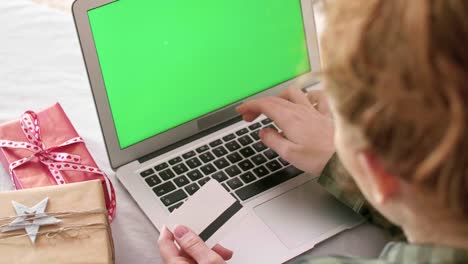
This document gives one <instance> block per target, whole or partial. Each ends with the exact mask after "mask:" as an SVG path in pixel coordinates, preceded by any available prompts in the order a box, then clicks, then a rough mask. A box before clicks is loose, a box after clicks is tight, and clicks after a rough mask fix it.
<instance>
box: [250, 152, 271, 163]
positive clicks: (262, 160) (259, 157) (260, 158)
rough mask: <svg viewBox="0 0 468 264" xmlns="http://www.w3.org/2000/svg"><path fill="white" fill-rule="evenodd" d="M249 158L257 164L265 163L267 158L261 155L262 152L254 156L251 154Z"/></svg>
mask: <svg viewBox="0 0 468 264" xmlns="http://www.w3.org/2000/svg"><path fill="white" fill-rule="evenodd" d="M251 159H252V161H253V162H254V163H255V164H257V165H260V164H263V163H265V162H266V161H267V159H265V157H264V156H263V154H262V153H259V154H257V155H255V156H253V157H252V158H251Z"/></svg>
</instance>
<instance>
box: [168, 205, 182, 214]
mask: <svg viewBox="0 0 468 264" xmlns="http://www.w3.org/2000/svg"><path fill="white" fill-rule="evenodd" d="M182 204H183V203H178V204H176V205H173V206H171V207H169V213H172V211H174V210H175V209H177V208H179V207H180V206H181V205H182Z"/></svg>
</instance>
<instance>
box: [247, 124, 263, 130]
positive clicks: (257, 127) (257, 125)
mask: <svg viewBox="0 0 468 264" xmlns="http://www.w3.org/2000/svg"><path fill="white" fill-rule="evenodd" d="M261 126H262V125H261V124H260V123H258V122H257V123H255V124H252V125H250V126H249V129H250V130H252V131H253V130H256V129H259V128H260V127H261Z"/></svg>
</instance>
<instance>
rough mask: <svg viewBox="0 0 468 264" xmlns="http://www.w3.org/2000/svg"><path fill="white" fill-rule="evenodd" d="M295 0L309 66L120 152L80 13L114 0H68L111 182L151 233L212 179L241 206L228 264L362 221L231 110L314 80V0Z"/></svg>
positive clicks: (296, 249) (273, 257) (294, 249)
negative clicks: (132, 202)
mask: <svg viewBox="0 0 468 264" xmlns="http://www.w3.org/2000/svg"><path fill="white" fill-rule="evenodd" d="M127 1H130V0H127ZM133 1H135V2H138V1H136V0H133ZM284 1H290V0H284ZM296 1H299V2H300V5H301V10H302V19H303V24H304V28H305V36H306V41H307V52H308V55H309V63H310V69H311V70H310V72H308V73H305V74H301V75H299V76H296V77H295V78H293V79H290V80H287V81H284V82H282V83H280V84H278V85H275V86H273V87H265V89H264V90H263V91H262V92H259V93H257V94H254V95H252V96H249V97H247V98H244V99H242V100H238V101H236V102H231V103H229V104H227V105H225V106H223V107H221V108H219V109H217V110H216V111H212V112H210V113H207V114H204V115H202V116H199V117H197V118H195V119H193V120H191V121H189V122H185V123H183V124H180V125H178V126H176V127H174V128H172V129H169V130H167V131H165V132H163V133H159V134H157V135H154V136H151V137H149V138H147V139H145V140H143V141H140V142H138V143H135V144H132V145H130V146H128V147H125V148H122V147H121V145H120V144H119V139H118V135H117V132H116V126H115V122H116V120H115V116H113V115H112V112H111V107H110V103H109V100H108V94H107V91H106V86H105V82H104V78H103V75H102V69H101V65H100V61H99V59H98V55H99V54H98V52H97V49H96V46H95V41H94V37H93V33H92V28H91V25H90V21H89V17H88V11H89V10H94V9H99V8H100V7H102V6H104V5H109V4H110V5H112V4H114V3H117V2H119V1H115V0H77V1H75V3H74V4H73V15H74V18H75V24H76V28H77V32H78V36H79V40H80V44H81V48H82V52H83V57H84V60H85V64H86V68H87V72H88V77H89V80H90V84H91V88H92V92H93V96H94V101H95V105H96V109H97V112H98V116H99V120H100V124H101V129H102V133H103V135H104V140H105V144H106V148H107V153H108V156H109V159H110V163H111V165H112V168H113V169H115V170H116V174H117V177H118V179H119V180H120V181H121V183H122V184H123V185H124V186H125V188H126V189H127V190H128V192H129V193H130V194H131V196H132V197H133V198H134V199H135V201H136V202H137V204H138V205H139V206H140V208H141V209H142V210H143V212H144V213H145V214H146V215H147V217H148V218H149V219H150V220H151V222H152V223H153V224H154V226H155V227H156V228H157V229H160V228H161V227H162V225H163V223H165V222H166V219H167V217H168V216H169V214H170V212H171V211H172V210H175V209H176V208H177V207H178V206H180V204H182V203H183V202H184V201H185V200H186V199H187V198H188V197H190V195H191V194H193V193H194V192H196V190H197V189H198V188H200V186H201V185H203V184H204V183H206V181H207V180H218V181H220V182H221V183H222V185H223V186H224V187H225V188H226V189H227V190H228V191H229V192H230V193H231V194H232V195H233V196H234V197H236V199H238V200H239V201H241V203H242V204H243V205H244V206H245V207H246V208H248V209H249V214H248V216H247V217H246V218H245V219H244V220H243V222H242V223H241V224H240V227H239V229H238V230H236V232H233V233H232V234H230V235H229V236H228V237H226V238H225V239H224V240H223V241H222V244H223V245H224V246H225V247H227V248H230V249H232V250H234V252H235V254H234V258H233V259H232V261H231V262H230V263H281V262H284V261H286V260H288V259H291V258H293V257H295V256H297V255H299V254H301V253H303V252H305V251H306V250H309V249H311V248H313V247H314V246H315V245H316V244H317V243H319V242H322V241H324V240H325V239H327V238H329V237H331V236H333V235H335V234H337V233H339V232H341V231H343V230H346V229H349V228H351V227H353V226H355V225H357V224H358V223H360V222H361V221H362V219H361V218H360V217H359V216H358V215H357V214H355V213H354V212H353V211H352V210H351V209H349V208H347V207H346V206H344V205H342V204H341V203H340V202H338V201H337V200H336V199H334V198H333V197H332V196H331V195H329V194H328V193H327V192H326V191H325V190H324V189H323V188H322V187H321V186H320V185H318V183H317V182H316V179H317V177H318V175H309V174H307V173H302V172H301V171H299V170H298V169H296V168H294V167H292V166H291V165H289V164H288V163H287V162H286V161H285V160H283V159H281V158H280V157H278V156H277V155H276V153H274V152H272V151H271V150H269V149H265V146H262V144H261V142H260V141H259V139H258V131H259V130H260V129H261V128H262V127H266V126H270V127H273V128H275V125H274V124H273V123H272V122H271V120H269V119H267V118H266V117H265V116H261V117H259V118H258V119H257V120H256V121H254V122H251V123H247V122H244V121H242V120H241V118H240V117H239V116H238V115H237V114H236V112H235V110H234V109H235V107H236V106H238V105H239V104H241V103H242V102H244V101H247V100H252V99H255V98H260V97H264V96H271V95H276V94H278V93H279V92H280V91H281V90H283V89H285V88H287V87H289V86H290V85H293V84H294V85H296V86H297V85H300V86H301V88H307V87H310V86H312V85H314V84H316V83H317V82H318V81H317V79H316V78H314V76H313V75H312V73H313V72H318V71H319V70H320V58H319V49H318V43H317V32H316V28H315V21H314V11H313V1H311V0H296ZM265 8H267V7H265ZM155 33H156V34H157V27H155ZM238 77H239V78H242V76H238ZM129 78H131V77H129ZM188 111H190V109H188ZM167 118H170V116H168V117H167ZM117 121H118V120H117ZM277 129H278V128H277ZM247 150H248V151H247ZM235 153H237V155H235ZM260 156H261V159H259V157H260ZM221 159H223V160H222V161H220V160H221ZM197 160H198V161H197ZM247 161H248V162H247Z"/></svg>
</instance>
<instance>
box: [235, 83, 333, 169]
mask: <svg viewBox="0 0 468 264" xmlns="http://www.w3.org/2000/svg"><path fill="white" fill-rule="evenodd" d="M236 110H237V112H238V113H240V114H241V115H242V116H243V118H244V120H245V121H248V122H251V121H253V120H255V119H256V118H257V117H258V116H259V115H260V114H265V115H266V116H267V117H269V118H270V119H272V120H273V121H274V122H275V124H276V125H277V126H278V127H279V128H280V129H281V130H282V131H283V135H282V134H279V133H278V132H276V131H275V130H274V129H271V128H265V129H262V131H260V138H261V139H262V141H263V143H264V144H265V145H266V146H268V147H269V148H271V149H272V150H274V151H276V152H277V153H278V155H280V156H281V157H282V158H283V159H285V160H287V161H288V162H290V163H291V164H292V165H294V166H296V167H297V168H299V169H301V170H303V171H306V172H309V173H311V174H312V175H315V176H317V175H320V173H321V172H322V170H323V169H324V167H325V165H326V164H327V162H328V160H329V159H330V158H331V156H332V155H333V153H334V152H335V146H334V142H333V133H334V126H333V119H332V117H331V114H330V110H329V107H328V104H327V100H326V97H325V95H324V94H323V92H321V91H312V92H309V94H308V95H306V94H304V93H303V92H302V91H301V90H298V89H287V90H285V91H284V92H283V93H282V94H280V96H279V97H266V98H260V99H257V100H253V101H249V102H246V103H244V104H242V105H240V106H239V107H237V109H236Z"/></svg>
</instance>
